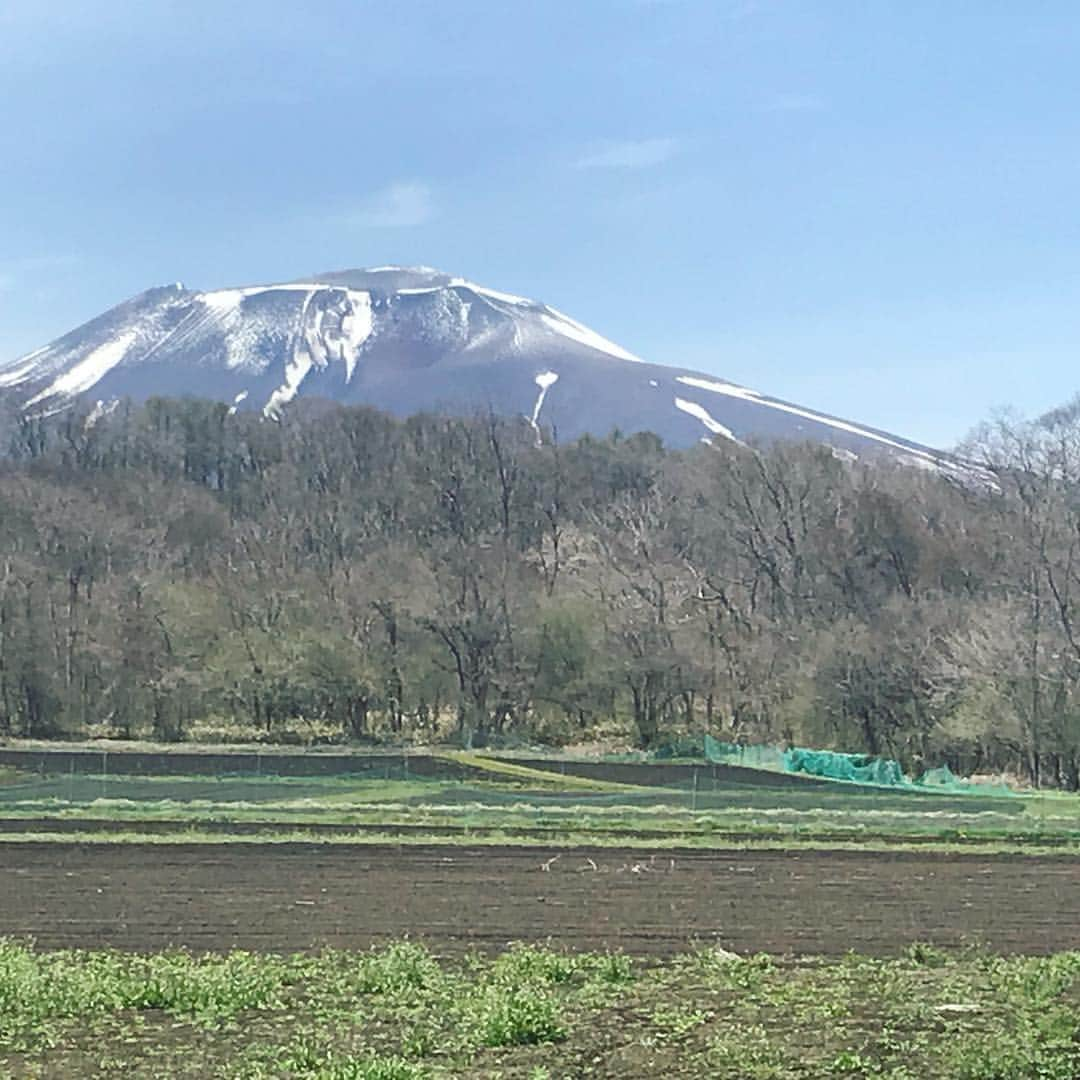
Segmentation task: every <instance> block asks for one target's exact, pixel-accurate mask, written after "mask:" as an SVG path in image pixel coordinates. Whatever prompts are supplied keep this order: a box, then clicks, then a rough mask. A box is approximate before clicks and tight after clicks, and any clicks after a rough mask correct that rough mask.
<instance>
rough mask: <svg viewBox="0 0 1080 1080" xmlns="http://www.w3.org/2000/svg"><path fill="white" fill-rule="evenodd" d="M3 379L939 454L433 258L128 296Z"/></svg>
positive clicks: (928, 464)
mask: <svg viewBox="0 0 1080 1080" xmlns="http://www.w3.org/2000/svg"><path fill="white" fill-rule="evenodd" d="M0 394H3V395H5V396H9V397H10V398H12V399H14V400H15V401H16V404H17V406H18V407H19V408H20V409H22V410H23V411H24V412H27V413H30V414H37V415H51V414H54V413H57V412H61V411H63V410H65V409H67V408H69V407H71V406H72V405H73V404H75V403H76V402H77V401H80V400H89V401H91V402H93V401H97V402H98V403H99V404H100V405H104V404H105V403H106V402H108V401H109V400H112V399H118V398H123V397H131V398H134V399H136V400H141V399H145V398H147V397H149V396H196V397H206V398H210V399H214V400H220V401H223V402H227V403H228V404H229V406H230V409H231V410H238V409H260V410H261V411H262V412H263V413H264V414H265V415H267V416H269V417H274V416H279V415H280V414H281V411H282V410H283V409H284V408H286V407H287V406H288V404H289V403H290V402H291V401H292V400H294V399H295V398H296V397H297V396H298V395H300V394H303V395H304V396H319V397H325V398H328V399H330V400H333V401H338V402H341V403H344V404H367V405H371V406H374V407H376V408H381V409H384V410H386V411H388V412H390V413H393V414H395V415H399V416H404V415H410V414H412V413H415V412H419V411H431V410H448V411H476V410H477V409H489V408H490V409H492V410H493V411H495V412H497V413H500V414H507V415H521V416H523V417H524V418H525V419H526V420H528V421H529V423H530V424H531V425H532V426H533V428H534V430H535V431H536V433H537V438H538V439H539V438H542V437H543V434H542V433H543V430H544V429H545V428H547V429H554V430H555V431H556V432H557V433H558V435H559V437H560V438H576V437H578V436H580V435H583V434H593V435H600V436H602V435H607V434H608V433H610V431H611V430H613V429H619V430H622V431H624V432H628V433H629V432H633V431H642V430H649V431H653V432H654V433H655V434H657V435H659V436H660V437H661V438H662V439H663V440H664V441H665V442H666V443H668V444H669V445H673V446H683V447H685V446H689V445H692V444H693V443H695V442H698V441H701V440H704V441H711V440H712V439H715V438H723V439H730V440H734V441H736V442H753V441H759V440H763V441H771V440H775V439H782V440H785V439H786V440H798V441H816V442H821V443H825V444H826V445H828V446H830V447H832V448H833V450H834V451H835V452H836V453H838V454H840V455H842V456H848V455H853V456H855V457H865V456H871V457H880V456H886V457H890V458H893V459H896V460H899V461H902V462H903V463H905V464H909V465H915V466H918V467H922V468H928V469H933V470H935V471H942V472H945V473H955V472H958V471H959V472H961V473H962V472H964V471H965V470H966V469H967V468H968V466H967V465H966V464H965V463H963V462H962V461H960V459H958V458H956V457H954V456H953V455H951V454H948V453H945V452H942V451H937V450H934V449H932V448H930V447H927V446H923V445H921V444H919V443H916V442H913V441H911V440H908V439H904V438H902V437H901V436H897V435H892V434H890V433H888V432H885V431H881V430H879V429H876V428H873V427H870V426H867V425H862V424H857V423H854V422H851V421H847V420H843V419H841V418H839V417H835V416H831V415H829V414H827V413H823V412H820V411H817V410H813V409H807V408H803V407H802V406H799V405H796V404H793V403H790V402H786V401H783V400H781V399H778V398H773V397H771V396H769V395H767V394H763V393H759V392H758V391H755V390H751V389H749V388H747V387H743V386H739V385H736V384H734V383H730V382H727V381H725V380H723V379H720V378H718V377H716V376H714V375H708V374H705V373H702V372H699V371H694V370H692V369H688V368H681V367H673V366H668V365H662V364H655V363H650V362H648V361H646V360H644V359H642V358H641V357H638V356H636V355H634V354H633V353H631V352H629V351H628V350H626V349H624V348H623V347H622V346H620V345H618V344H616V343H615V342H613V341H610V340H609V339H607V338H606V337H604V336H602V335H601V334H599V333H597V332H596V331H594V330H592V329H590V328H589V327H588V326H586V325H585V324H583V323H580V322H578V321H577V320H576V319H574V318H572V317H571V316H569V315H566V314H564V313H563V312H561V311H559V310H557V309H555V308H552V307H550V306H549V305H547V304H544V303H542V302H540V301H536V300H532V299H529V298H527V297H522V296H517V295H515V294H512V293H506V292H501V291H499V290H496V289H491V288H488V287H486V286H483V285H479V284H477V283H475V282H472V281H470V280H468V279H466V278H462V277H456V276H453V275H450V274H446V273H443V272H442V271H439V270H436V269H434V268H431V267H426V266H417V267H406V266H381V267H374V268H369V269H352V270H340V271H329V272H326V273H322V274H315V275H311V276H309V277H306V278H301V279H297V280H294V281H289V282H283V283H276V284H264V285H246V286H235V287H230V288H222V289H212V290H205V291H201V290H192V289H188V288H186V287H185V286H184V285H183V284H182V283H180V282H176V283H174V284H172V285H166V286H159V287H155V288H151V289H148V290H146V291H145V292H142V293H139V294H138V295H136V296H134V297H131V298H130V299H128V300H125V301H123V302H122V303H120V304H118V305H116V306H115V307H113V308H111V309H109V310H108V311H106V312H104V313H102V314H101V315H100V316H97V317H96V318H95V319H92V320H90V321H89V322H87V323H85V324H83V325H82V326H80V327H77V328H76V329H74V330H72V331H71V332H69V333H68V334H65V335H63V336H61V337H60V338H58V339H56V340H55V341H53V342H52V343H50V344H49V345H46V346H44V347H43V348H40V349H37V350H35V351H34V352H32V353H29V354H27V355H26V356H23V357H20V358H18V359H16V360H15V361H13V362H12V363H10V364H8V365H6V366H0Z"/></svg>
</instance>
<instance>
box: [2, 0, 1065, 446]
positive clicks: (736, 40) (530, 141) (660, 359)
mask: <svg viewBox="0 0 1080 1080" xmlns="http://www.w3.org/2000/svg"><path fill="white" fill-rule="evenodd" d="M1078 44H1080V9H1077V8H1076V7H1075V6H1074V5H1070V4H1066V3H1062V2H1047V3H1044V4H1041V5H1039V6H1038V9H1037V10H1031V9H1024V8H1022V7H1021V6H1020V5H1015V4H1009V3H1004V2H980V3H976V2H974V0H967V2H959V3H956V4H952V5H949V6H948V7H947V8H942V7H940V6H938V5H931V4H928V3H914V4H909V5H904V6H898V5H897V6H891V7H887V6H885V5H874V6H872V7H871V6H869V5H867V6H855V5H851V6H847V7H841V6H840V5H835V4H826V3H823V2H820V0H819V2H798V0H791V2H787V3H782V2H770V0H714V2H709V0H589V2H585V3H570V2H561V0H560V2H551V3H543V4H540V3H535V4H534V3H522V4H513V5H501V4H496V3H494V2H491V0H485V2H480V0H463V3H461V4H458V5H456V6H455V7H454V9H453V10H452V11H450V10H448V9H447V8H445V6H443V5H439V4H435V3H433V2H431V0H419V2H417V3H414V4H411V5H408V6H407V7H401V8H394V9H392V11H391V9H389V8H387V7H386V6H385V5H376V4H372V3H367V2H349V0H327V2H325V3H323V4H320V5H319V6H318V7H317V8H313V9H305V8H301V7H297V6H295V5H288V4H285V3H283V2H281V0H262V2H258V3H256V2H254V0H239V2H237V3H234V4H231V5H229V6H228V8H227V9H222V8H221V7H220V6H219V5H216V4H210V3H209V2H207V0H189V2H187V3H184V4H180V3H173V2H162V3H158V4H154V5H144V4H138V3H135V2H134V0H56V2H54V3H51V4H49V5H48V6H47V7H43V6H42V5H40V4H39V3H36V2H34V0H7V2H6V3H5V4H4V5H3V8H2V9H0V94H2V95H3V100H4V101H5V103H6V106H7V107H6V109H5V111H4V115H3V117H2V119H0V154H2V160H3V161H4V162H5V163H6V164H7V166H8V167H7V168H4V169H0V236H2V237H3V241H2V242H0V363H5V362H8V361H10V360H14V359H15V358H16V357H17V356H18V355H20V354H22V353H25V352H27V351H30V350H31V349H34V348H37V347H38V346H40V345H43V344H45V343H46V342H47V341H49V340H51V339H53V338H55V337H56V336H58V335H59V334H62V333H65V332H66V331H68V330H70V329H72V328H73V327H74V326H76V325H77V324H79V323H81V322H83V321H85V320H86V319H88V318H91V317H93V316H95V315H97V314H99V313H100V312H101V311H103V310H105V309H106V308H108V307H111V306H112V305H113V304H115V303H117V302H118V301H120V300H122V299H124V298H125V297H127V296H130V295H132V294H134V293H137V292H140V291H141V290H143V289H145V288H148V287H150V286H152V285H156V284H161V283H164V282H168V281H173V280H176V279H182V280H184V281H185V282H186V283H187V284H189V285H190V286H192V287H195V288H214V287H219V286H223V285H229V284H237V283H245V282H264V281H275V280H287V279H291V278H296V277H300V276H303V275H304V274H307V273H313V272H317V271H324V270H330V269H340V268H345V267H355V266H375V265H380V264H387V263H392V264H429V265H433V266H437V267H440V268H441V269H444V270H447V271H448V272H450V273H454V274H462V275H464V276H467V277H469V278H471V279H473V280H475V281H478V282H481V283H483V284H485V285H488V286H491V287H494V288H497V289H505V290H509V291H512V292H515V293H519V294H522V295H526V296H530V297H534V298H537V299H540V300H543V301H545V302H547V303H550V304H552V305H553V306H555V307H558V308H560V309H562V310H564V311H566V312H568V313H569V314H571V315H573V316H574V317H575V318H577V319H580V320H582V321H583V322H585V323H587V324H588V325H589V326H590V327H593V328H595V329H596V330H597V331H599V332H600V333H602V334H604V335H605V336H606V337H609V338H611V339H612V340H613V341H616V342H618V343H619V344H620V345H622V346H624V347H625V348H627V349H629V350H631V351H632V352H634V353H636V354H637V355H639V356H642V357H645V358H647V359H649V360H651V361H653V362H657V363H666V364H672V365H680V366H685V367H693V368H697V369H701V370H703V371H706V372H710V373H714V374H716V375H717V376H719V377H722V378H724V379H728V380H731V381H734V382H737V383H742V384H746V385H749V386H753V387H755V388H757V389H760V390H762V391H764V392H766V393H768V394H772V395H775V396H777V397H782V398H786V399H788V400H792V401H799V402H801V403H803V404H805V405H807V406H809V407H813V408H817V409H821V410H823V411H828V412H830V413H833V414H837V415H842V416H848V417H851V418H853V419H857V420H859V421H860V422H862V423H865V424H869V425H873V426H875V427H878V428H881V429H884V430H888V431H893V432H897V433H898V434H901V435H903V436H906V437H908V438H911V439H915V440H919V441H921V442H925V443H928V444H930V445H938V446H946V445H949V444H952V443H954V442H955V441H957V440H958V439H959V438H961V437H962V436H963V434H964V433H965V432H966V431H967V430H968V429H969V428H970V427H971V426H972V425H973V424H975V423H977V422H978V421H980V420H981V419H983V418H984V417H985V416H986V415H987V414H988V413H989V412H990V411H991V410H993V409H994V408H996V407H1000V406H1006V405H1012V406H1015V407H1016V408H1018V409H1019V410H1020V411H1022V412H1026V413H1038V412H1041V411H1043V410H1046V409H1048V408H1051V407H1053V406H1055V405H1057V404H1060V403H1061V402H1062V401H1064V400H1066V399H1068V398H1069V397H1071V396H1072V395H1073V393H1074V392H1075V391H1076V390H1077V389H1078V386H1077V380H1076V379H1075V378H1074V376H1073V371H1072V368H1073V365H1072V363H1071V361H1072V359H1073V357H1074V355H1075V354H1076V352H1077V346H1078V344H1080V303H1078V299H1080V297H1078V295H1077V294H1078V292H1080V273H1078V271H1080V245H1078V244H1077V243H1076V239H1077V237H1076V233H1077V231H1078V228H1080V219H1078V216H1077V215H1076V213H1075V210H1074V201H1075V194H1074V193H1075V190H1076V187H1077V173H1078V171H1080V151H1078V149H1077V147H1080V140H1078V139H1077V135H1078V133H1080V132H1078V128H1080V117H1078V115H1077V113H1076V110H1075V107H1074V106H1075V101H1076V100H1077V92H1078V90H1080V71H1078V68H1077V65H1076V63H1075V57H1076V55H1077V45H1078Z"/></svg>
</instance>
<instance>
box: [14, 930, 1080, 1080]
mask: <svg viewBox="0 0 1080 1080" xmlns="http://www.w3.org/2000/svg"><path fill="white" fill-rule="evenodd" d="M1078 980H1080V953H1063V954H1059V955H1057V956H1051V957H1039V958H1006V957H1000V956H995V955H992V954H990V953H986V952H975V951H969V952H963V953H955V954H946V953H943V952H940V951H938V950H935V949H932V948H928V947H925V946H915V947H912V948H911V949H909V950H908V952H907V953H906V954H904V955H903V956H902V957H899V958H895V959H891V960H872V959H867V958H864V957H859V956H854V955H849V956H847V957H844V958H842V959H839V960H829V961H823V960H818V961H804V962H798V963H795V962H783V961H782V960H777V959H774V958H770V957H768V956H748V957H741V956H736V955H734V954H732V953H728V952H725V951H723V950H718V949H714V948H704V949H699V950H696V951H694V952H691V953H688V954H685V955H683V956H679V957H676V958H674V959H672V960H671V961H669V962H667V963H663V964H659V965H652V966H649V967H644V966H642V965H639V964H637V963H635V962H633V961H631V960H630V959H628V958H627V957H625V956H622V955H621V954H618V953H599V954H598V953H572V952H566V951H562V950H558V949H552V948H543V947H525V946H517V947H514V948H511V949H509V950H508V951H506V952H504V953H503V954H502V955H499V956H496V957H493V958H484V957H481V956H478V955H475V956H470V957H466V958H464V959H461V960H455V961H448V960H443V959H440V958H439V957H438V956H436V955H434V954H432V953H431V952H430V951H428V950H427V949H426V948H424V947H423V946H421V945H418V944H415V943H411V942H408V941H402V942H397V943H394V944H392V945H390V946H388V947H386V948H382V949H377V950H371V951H369V952H362V953H349V952H337V951H325V952H323V953H320V954H317V955H294V956H287V957H283V956H253V955H250V954H246V953H232V954H229V955H209V956H193V955H191V954H189V953H186V952H170V953H165V954H158V955H152V956H131V955H125V954H121V953H115V952H57V953H38V952H35V951H33V950H32V949H31V948H29V947H27V946H25V945H20V944H17V943H14V942H11V941H3V940H2V939H0V1075H2V1074H4V1073H5V1072H6V1073H9V1074H10V1075H19V1076H46V1075H48V1076H79V1077H85V1078H88V1080H93V1078H95V1077H102V1076H111V1075H117V1074H123V1075H125V1076H129V1077H135V1078H144V1077H145V1078H150V1077H154V1078H155V1080H156V1078H157V1077H161V1076H169V1077H174V1078H180V1080H183V1078H195V1077H198V1078H200V1080H201V1078H205V1077H222V1078H231V1080H271V1078H279V1077H280V1078H285V1077H293V1078H299V1080H436V1078H448V1077H462V1078H466V1080H469V1078H480V1077H488V1078H491V1077H505V1078H511V1077H519V1078H528V1080H553V1078H555V1077H567V1076H596V1077H605V1076H606V1077H615V1076H618V1077H645V1076H661V1075H662V1076H665V1077H669V1078H671V1080H687V1078H691V1077H693V1078H695V1080H697V1078H699V1077H703V1076H708V1077H714V1078H717V1080H796V1078H804V1080H805V1078H807V1077H810V1078H814V1077H817V1078H826V1077H875V1078H880V1080H925V1078H927V1077H950V1078H954V1080H1006V1078H1017V1080H1019V1078H1029V1077H1032V1078H1033V1077H1040V1078H1043V1080H1074V1078H1075V1077H1076V1076H1077V1075H1080V993H1078Z"/></svg>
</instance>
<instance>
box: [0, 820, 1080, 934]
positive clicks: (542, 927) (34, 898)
mask: <svg viewBox="0 0 1080 1080" xmlns="http://www.w3.org/2000/svg"><path fill="white" fill-rule="evenodd" d="M545 867H547V869H545ZM0 875H2V878H0V879H2V881H3V903H2V904H0V935H16V936H27V935H28V936H32V937H33V938H34V939H35V940H36V941H37V942H38V944H39V945H40V946H42V947H46V948H57V947H65V946H86V947H101V946H114V947H118V948H123V949H133V950H149V949H160V948H163V947H166V946H169V945H184V946H188V947H190V948H192V949H196V950H208V949H213V950H223V949H228V948H233V947H236V948H244V949H253V950H264V951H291V950H298V949H309V948H316V947H319V946H322V945H334V946H339V947H349V948H362V947H365V946H367V945H369V944H371V943H374V942H379V941H383V940H386V939H388V938H392V937H398V936H401V935H403V934H410V935H413V936H415V937H418V938H423V939H426V940H429V941H430V942H431V944H432V945H433V947H435V948H437V949H441V950H449V951H456V950H460V949H462V948H465V947H468V946H472V945H475V946H478V947H481V948H496V947H501V946H503V945H505V944H506V943H507V942H509V941H512V940H526V941H537V940H546V939H548V938H551V939H552V940H554V941H556V942H557V943H559V944H560V945H565V946H567V947H574V948H586V949H596V948H605V947H610V948H621V949H624V950H625V951H627V952H629V953H639V954H650V953H651V954H667V953H672V952H675V951H677V950H679V949H681V948H683V947H684V946H686V945H687V944H688V943H689V942H691V941H694V940H696V941H699V942H708V941H719V942H720V943H722V944H723V945H724V946H726V947H728V948H731V949H734V950H736V951H738V952H741V953H745V952H757V951H768V952H774V953H783V952H791V953H798V954H838V953H842V952H844V951H846V950H848V949H856V950H858V951H860V952H864V953H867V954H889V953H893V952H895V951H897V950H898V949H900V948H902V947H903V946H904V945H906V944H908V943H910V942H913V941H926V942H932V943H934V944H938V945H942V946H951V945H960V944H963V943H965V942H971V941H981V942H984V943H986V944H988V945H990V946H992V947H993V948H994V949H996V950H1001V951H1010V952H1020V953H1046V952H1051V951H1055V950H1061V949H1071V948H1077V947H1080V859H1075V858H1069V857H1066V856H1062V857H1052V856H1047V857H1019V856H1016V857H1012V856H994V857H982V856H977V855H934V854H930V853H920V852H903V853H894V854H888V855H877V854H871V853H861V852H828V851H813V852H808V851H804V852H799V853H785V852H765V851H762V852H723V853H713V852H707V853H706V852H685V853H683V852H675V853H664V854H663V855H657V856H656V857H654V858H650V857H649V856H648V855H645V854H643V853H642V852H641V851H625V852H624V851H618V850H613V849H610V848H606V849H600V848H596V849H584V848H582V849H577V850H565V851H562V852H559V851H557V850H552V851H550V852H548V851H545V850H543V849H538V848H448V847H445V846H432V847H428V846H424V847H396V846H385V847H382V846H379V847H376V846H357V847H355V848H353V847H339V846H321V845H314V844H274V845H261V844H250V845H249V844H236V845H228V844H222V845H200V844H191V845H171V844H170V845H149V844H147V845H143V844H116V845H108V844H67V843H61V842H54V843H33V842H29V843H12V844H5V845H3V846H0Z"/></svg>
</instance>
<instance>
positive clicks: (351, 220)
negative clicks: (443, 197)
mask: <svg viewBox="0 0 1080 1080" xmlns="http://www.w3.org/2000/svg"><path fill="white" fill-rule="evenodd" d="M434 215H435V206H434V200H433V199H432V195H431V188H429V187H428V186H427V184H422V183H419V182H418V181H415V180H409V181H400V182H398V183H396V184H390V185H389V187H385V188H383V189H382V190H381V191H376V192H375V193H374V194H372V195H370V196H369V197H368V198H367V199H365V200H364V201H363V202H362V203H361V204H360V205H359V206H357V207H354V208H353V209H352V210H350V211H348V212H347V213H345V214H344V215H342V220H343V221H344V222H345V223H346V224H348V225H354V226H356V227H357V228H361V229H404V228H409V227H412V226H415V225H423V224H424V222H426V221H430V220H431V218H432V217H434Z"/></svg>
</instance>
